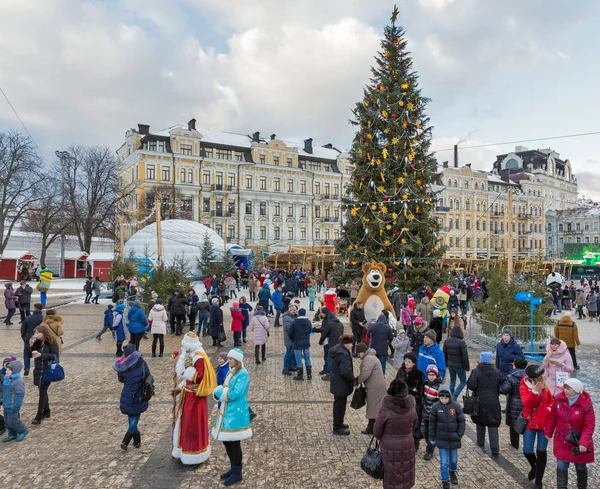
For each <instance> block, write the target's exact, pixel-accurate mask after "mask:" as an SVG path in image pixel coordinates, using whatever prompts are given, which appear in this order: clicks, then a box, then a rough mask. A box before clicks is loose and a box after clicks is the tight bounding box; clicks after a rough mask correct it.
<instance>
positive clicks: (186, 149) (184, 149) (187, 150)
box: [181, 144, 192, 155]
mask: <svg viewBox="0 0 600 489" xmlns="http://www.w3.org/2000/svg"><path fill="white" fill-rule="evenodd" d="M181 154H184V155H191V154H192V145H191V144H182V145H181Z"/></svg>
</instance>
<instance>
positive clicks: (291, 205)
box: [288, 204, 294, 217]
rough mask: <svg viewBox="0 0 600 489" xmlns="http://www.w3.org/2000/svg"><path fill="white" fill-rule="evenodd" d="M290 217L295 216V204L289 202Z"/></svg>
mask: <svg viewBox="0 0 600 489" xmlns="http://www.w3.org/2000/svg"><path fill="white" fill-rule="evenodd" d="M288 217H294V204H288Z"/></svg>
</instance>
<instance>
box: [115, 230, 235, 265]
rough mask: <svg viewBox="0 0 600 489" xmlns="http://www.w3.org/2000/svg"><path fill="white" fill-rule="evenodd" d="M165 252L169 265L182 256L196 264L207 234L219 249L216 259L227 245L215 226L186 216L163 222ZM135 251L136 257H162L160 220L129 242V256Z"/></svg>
mask: <svg viewBox="0 0 600 489" xmlns="http://www.w3.org/2000/svg"><path fill="white" fill-rule="evenodd" d="M160 229H161V234H162V255H163V260H164V262H165V263H167V264H172V263H173V262H174V260H175V259H176V258H177V257H179V258H181V257H184V256H185V259H186V261H187V262H188V263H192V264H194V266H195V263H196V258H200V252H201V249H202V242H203V241H204V236H205V235H209V236H210V240H211V242H212V245H213V248H214V250H215V259H216V260H221V259H222V257H223V251H224V248H225V244H224V242H223V238H221V237H220V236H219V235H218V234H217V233H215V232H214V231H213V230H212V229H210V228H209V227H207V226H205V225H204V224H200V223H199V222H194V221H186V220H183V219H170V220H166V221H161V226H160ZM131 252H133V254H134V256H135V257H136V258H146V257H148V258H150V260H152V261H154V260H156V259H157V258H158V253H157V242H156V223H152V224H150V225H148V226H146V227H145V228H144V229H141V230H139V231H138V232H137V233H135V234H134V235H133V236H132V237H131V238H129V240H128V241H127V243H125V257H128V256H129V255H130V254H131Z"/></svg>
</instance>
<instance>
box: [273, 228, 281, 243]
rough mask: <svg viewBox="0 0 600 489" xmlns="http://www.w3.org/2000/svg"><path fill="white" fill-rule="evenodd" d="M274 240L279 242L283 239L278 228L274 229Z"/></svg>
mask: <svg viewBox="0 0 600 489" xmlns="http://www.w3.org/2000/svg"><path fill="white" fill-rule="evenodd" d="M273 239H274V240H275V241H279V240H280V239H281V230H280V229H279V228H278V227H275V228H273Z"/></svg>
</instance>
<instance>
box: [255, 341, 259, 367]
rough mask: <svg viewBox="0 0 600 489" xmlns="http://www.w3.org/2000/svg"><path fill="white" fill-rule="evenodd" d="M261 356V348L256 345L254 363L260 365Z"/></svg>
mask: <svg viewBox="0 0 600 489" xmlns="http://www.w3.org/2000/svg"><path fill="white" fill-rule="evenodd" d="M259 354H260V346H258V345H256V346H255V347H254V361H255V362H256V365H260V358H259Z"/></svg>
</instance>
